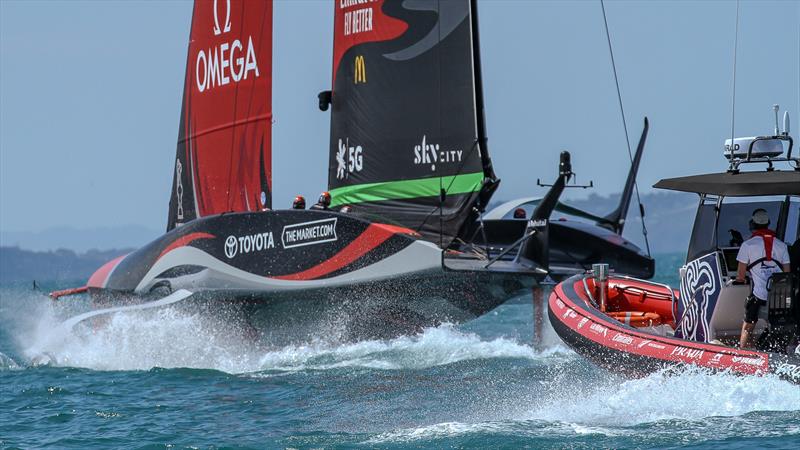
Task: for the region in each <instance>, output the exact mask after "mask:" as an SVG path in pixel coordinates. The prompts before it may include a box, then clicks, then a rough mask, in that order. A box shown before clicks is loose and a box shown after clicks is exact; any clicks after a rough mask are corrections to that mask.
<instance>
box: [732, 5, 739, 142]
mask: <svg viewBox="0 0 800 450" xmlns="http://www.w3.org/2000/svg"><path fill="white" fill-rule="evenodd" d="M738 47H739V0H736V25H735V31H734V35H733V85H732V87H731V156H733V144H734V143H733V139H734V134H735V133H734V127H735V125H736V53H737V52H736V50H737V48H738Z"/></svg>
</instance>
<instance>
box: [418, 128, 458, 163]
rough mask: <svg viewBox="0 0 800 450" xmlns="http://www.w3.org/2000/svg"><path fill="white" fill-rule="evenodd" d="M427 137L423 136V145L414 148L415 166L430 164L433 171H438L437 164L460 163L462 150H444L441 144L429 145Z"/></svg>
mask: <svg viewBox="0 0 800 450" xmlns="http://www.w3.org/2000/svg"><path fill="white" fill-rule="evenodd" d="M426 139H427V137H426V136H425V135H422V144H420V145H415V146H414V164H417V165H420V164H430V165H431V171H435V170H436V164H437V163H439V164H447V163H460V162H461V155H462V153H463V151H462V150H442V149H441V148H440V147H439V144H429V143H428V142H427V141H426Z"/></svg>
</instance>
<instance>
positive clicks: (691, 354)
mask: <svg viewBox="0 0 800 450" xmlns="http://www.w3.org/2000/svg"><path fill="white" fill-rule="evenodd" d="M705 352H706V351H705V350H699V349H696V348H686V347H681V346H676V347H675V348H673V349H672V353H670V354H671V355H674V356H680V357H682V358H686V359H700V358H702V357H703V354H704V353H705Z"/></svg>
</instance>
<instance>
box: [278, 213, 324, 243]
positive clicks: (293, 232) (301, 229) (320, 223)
mask: <svg viewBox="0 0 800 450" xmlns="http://www.w3.org/2000/svg"><path fill="white" fill-rule="evenodd" d="M336 220H337V219H336V218H335V217H332V218H330V219H322V220H313V221H311V222H303V223H296V224H293V225H286V226H285V227H283V232H281V243H282V244H283V248H293V247H303V246H306V245H315V244H322V243H324V242H333V241H336V240H337V237H336Z"/></svg>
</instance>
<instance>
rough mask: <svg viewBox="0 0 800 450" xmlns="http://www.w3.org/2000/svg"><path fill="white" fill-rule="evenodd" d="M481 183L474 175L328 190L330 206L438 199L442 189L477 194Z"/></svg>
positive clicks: (481, 179)
mask: <svg viewBox="0 0 800 450" xmlns="http://www.w3.org/2000/svg"><path fill="white" fill-rule="evenodd" d="M482 183H483V172H475V173H466V174H463V175H455V176H448V177H433V178H418V179H416V180H400V181H384V182H380V183H365V184H357V185H355V186H344V187H340V188H336V189H331V191H330V192H331V206H341V205H354V204H356V203H363V202H379V201H383V200H400V199H405V198H417V197H434V196H438V195H439V190H440V189H441V188H444V189H445V190H447V193H448V194H464V193H468V192H475V191H477V190H479V189H480V187H481V184H482Z"/></svg>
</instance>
